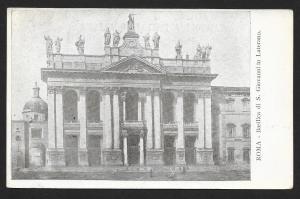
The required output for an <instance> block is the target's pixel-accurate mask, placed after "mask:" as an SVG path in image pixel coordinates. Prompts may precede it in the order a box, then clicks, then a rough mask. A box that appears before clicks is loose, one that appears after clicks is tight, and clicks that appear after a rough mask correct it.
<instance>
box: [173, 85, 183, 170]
mask: <svg viewBox="0 0 300 199" xmlns="http://www.w3.org/2000/svg"><path fill="white" fill-rule="evenodd" d="M175 95H176V121H177V128H178V132H177V140H176V164H179V165H181V164H185V148H184V129H183V91H176V94H175Z"/></svg>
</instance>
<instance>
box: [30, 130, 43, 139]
mask: <svg viewBox="0 0 300 199" xmlns="http://www.w3.org/2000/svg"><path fill="white" fill-rule="evenodd" d="M31 138H33V139H41V138H42V129H41V128H32V129H31Z"/></svg>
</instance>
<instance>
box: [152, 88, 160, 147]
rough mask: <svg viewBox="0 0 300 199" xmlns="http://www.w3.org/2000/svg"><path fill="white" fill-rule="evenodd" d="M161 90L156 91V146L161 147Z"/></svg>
mask: <svg viewBox="0 0 300 199" xmlns="http://www.w3.org/2000/svg"><path fill="white" fill-rule="evenodd" d="M160 121H161V120H160V92H159V90H155V91H154V138H155V140H154V148H155V149H161V124H160Z"/></svg>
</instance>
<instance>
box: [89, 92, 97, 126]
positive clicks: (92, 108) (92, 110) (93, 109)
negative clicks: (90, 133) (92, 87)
mask: <svg viewBox="0 0 300 199" xmlns="http://www.w3.org/2000/svg"><path fill="white" fill-rule="evenodd" d="M86 111H87V120H88V122H92V123H93V122H97V123H98V122H99V121H100V94H99V92H97V91H89V92H88V94H87V99H86Z"/></svg>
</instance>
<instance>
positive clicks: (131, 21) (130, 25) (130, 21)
mask: <svg viewBox="0 0 300 199" xmlns="http://www.w3.org/2000/svg"><path fill="white" fill-rule="evenodd" d="M128 18H129V19H128V31H133V32H134V18H133V14H129V15H128Z"/></svg>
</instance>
